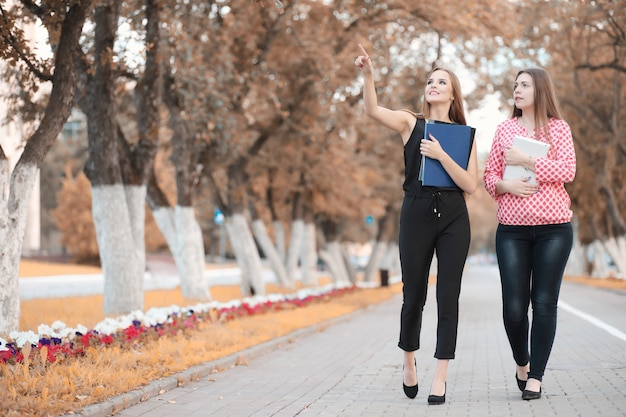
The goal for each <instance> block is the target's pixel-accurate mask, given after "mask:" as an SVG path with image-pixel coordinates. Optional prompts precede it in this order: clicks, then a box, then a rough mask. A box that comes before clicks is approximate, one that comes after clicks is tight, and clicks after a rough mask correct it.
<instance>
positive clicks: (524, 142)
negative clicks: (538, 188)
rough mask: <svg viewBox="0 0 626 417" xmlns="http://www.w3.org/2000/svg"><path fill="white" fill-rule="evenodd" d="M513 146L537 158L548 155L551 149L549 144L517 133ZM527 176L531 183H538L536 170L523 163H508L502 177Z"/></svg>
mask: <svg viewBox="0 0 626 417" xmlns="http://www.w3.org/2000/svg"><path fill="white" fill-rule="evenodd" d="M513 147H515V148H518V149H520V150H521V151H522V152H524V153H527V154H528V155H530V156H534V157H535V158H542V157H546V156H547V155H548V150H550V145H549V144H547V143H545V142H540V141H538V140H535V139H531V138H527V137H524V136H520V135H515V137H514V138H513ZM526 177H530V179H529V180H528V182H529V183H530V184H534V185H537V178H536V176H535V172H534V171H531V170H530V169H528V168H525V167H523V166H521V165H507V166H506V167H505V168H504V175H503V176H502V179H504V180H513V179H519V178H526Z"/></svg>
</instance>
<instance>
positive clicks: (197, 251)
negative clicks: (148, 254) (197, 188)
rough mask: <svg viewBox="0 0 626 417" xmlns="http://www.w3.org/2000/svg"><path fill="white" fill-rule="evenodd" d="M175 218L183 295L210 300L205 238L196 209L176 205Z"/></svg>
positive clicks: (177, 258)
mask: <svg viewBox="0 0 626 417" xmlns="http://www.w3.org/2000/svg"><path fill="white" fill-rule="evenodd" d="M174 218H175V222H174V224H175V226H176V237H177V239H176V242H177V246H178V248H177V252H178V256H177V257H176V258H175V259H176V267H177V269H178V274H179V275H180V284H181V291H182V293H183V297H185V298H190V299H197V300H202V301H208V300H210V299H211V292H210V291H209V284H208V282H207V279H206V277H205V275H204V269H205V259H204V240H203V237H202V229H200V225H199V224H198V221H197V220H196V214H195V211H194V209H193V207H181V206H176V210H175V215H174Z"/></svg>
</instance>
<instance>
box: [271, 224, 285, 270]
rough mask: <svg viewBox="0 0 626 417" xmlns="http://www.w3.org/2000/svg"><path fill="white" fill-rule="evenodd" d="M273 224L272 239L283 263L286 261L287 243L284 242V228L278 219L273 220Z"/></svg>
mask: <svg viewBox="0 0 626 417" xmlns="http://www.w3.org/2000/svg"><path fill="white" fill-rule="evenodd" d="M273 226H274V240H275V241H276V250H277V251H278V255H279V256H280V261H281V262H282V263H283V264H285V262H286V261H287V245H286V244H285V228H284V227H283V223H282V222H281V221H279V220H275V221H274V223H273Z"/></svg>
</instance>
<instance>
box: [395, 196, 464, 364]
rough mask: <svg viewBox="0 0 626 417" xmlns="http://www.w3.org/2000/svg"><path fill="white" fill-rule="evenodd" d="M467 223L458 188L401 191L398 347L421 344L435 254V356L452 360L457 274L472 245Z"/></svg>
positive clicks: (411, 348) (412, 347)
mask: <svg viewBox="0 0 626 417" xmlns="http://www.w3.org/2000/svg"><path fill="white" fill-rule="evenodd" d="M470 237H471V235H470V223H469V215H468V213H467V206H466V205H465V198H464V197H463V193H461V192H460V191H439V192H433V193H431V194H428V195H419V196H410V195H405V197H404V201H403V203H402V211H401V215H400V237H399V246H400V263H401V266H402V283H403V288H402V295H403V301H402V311H401V314H400V341H399V342H398V346H399V347H400V349H402V350H404V351H407V352H412V351H415V350H418V349H419V348H420V333H421V328H422V312H423V310H424V304H425V303H426V294H427V291H428V274H429V270H430V265H431V263H432V259H433V255H434V254H435V253H436V255H437V288H436V294H437V347H436V349H435V358H437V359H454V354H455V350H456V340H457V327H458V321H459V294H460V292H461V276H462V274H463V268H464V266H465V260H466V259H467V253H468V251H469V245H470Z"/></svg>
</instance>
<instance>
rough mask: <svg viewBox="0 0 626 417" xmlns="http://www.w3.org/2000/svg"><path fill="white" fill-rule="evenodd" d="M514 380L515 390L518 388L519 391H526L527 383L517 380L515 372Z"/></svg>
mask: <svg viewBox="0 0 626 417" xmlns="http://www.w3.org/2000/svg"><path fill="white" fill-rule="evenodd" d="M515 380H516V381H517V388H519V390H520V391H522V392H524V390H525V389H526V382H527V381H522V380H521V379H519V378H518V377H517V371H515Z"/></svg>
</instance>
